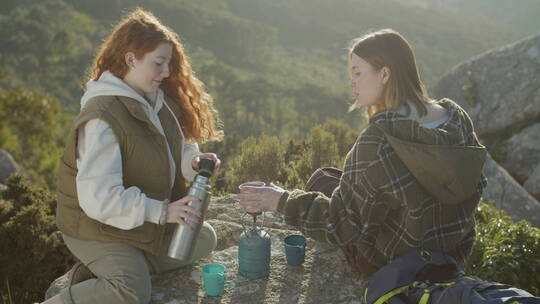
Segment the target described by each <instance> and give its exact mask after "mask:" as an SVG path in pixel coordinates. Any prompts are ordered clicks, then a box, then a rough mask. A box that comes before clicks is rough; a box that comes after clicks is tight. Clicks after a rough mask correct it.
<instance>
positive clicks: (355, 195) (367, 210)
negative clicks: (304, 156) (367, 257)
mask: <svg viewBox="0 0 540 304" xmlns="http://www.w3.org/2000/svg"><path fill="white" fill-rule="evenodd" d="M374 131H375V132H374ZM383 142H384V138H383V137H382V135H381V134H377V132H376V130H373V129H370V128H368V129H366V131H365V132H364V133H362V134H361V135H360V137H359V138H358V140H357V141H356V143H355V145H354V146H353V148H352V149H351V151H350V152H349V153H348V155H347V158H346V160H345V165H344V173H343V176H342V177H341V180H340V184H339V186H338V187H337V188H336V189H335V190H334V192H333V193H332V196H331V197H330V198H328V197H326V196H325V195H324V194H322V193H320V192H305V191H301V190H294V191H292V192H290V193H287V194H285V195H284V197H282V202H281V203H280V207H279V209H281V210H279V211H280V212H282V213H283V214H284V215H285V221H286V222H287V224H289V225H292V226H295V227H297V228H298V229H299V230H300V231H302V233H304V234H305V235H307V236H309V237H311V238H313V239H315V240H318V241H323V242H327V243H331V244H335V245H337V246H342V245H345V244H348V243H351V242H361V243H364V244H365V245H368V246H370V245H371V246H372V245H374V239H373V238H372V237H370V236H373V235H376V231H377V230H378V229H379V227H380V224H381V222H382V221H383V220H384V218H385V217H386V215H387V213H388V210H389V209H388V208H387V207H386V206H385V203H384V202H383V201H381V200H378V199H377V191H378V190H377V189H378V188H380V187H381V184H384V183H385V181H384V180H385V178H384V174H382V173H383V172H382V171H381V170H382V166H383V165H382V162H383V160H382V159H381V158H380V157H379V155H378V151H379V150H380V147H381V145H382V143H383ZM377 172H378V173H377ZM376 175H377V176H378V178H374V176H376Z"/></svg>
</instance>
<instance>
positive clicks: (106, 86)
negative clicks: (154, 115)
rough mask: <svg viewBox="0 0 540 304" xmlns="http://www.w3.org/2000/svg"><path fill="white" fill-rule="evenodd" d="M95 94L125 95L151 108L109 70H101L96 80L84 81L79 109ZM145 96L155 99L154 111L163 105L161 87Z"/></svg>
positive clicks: (141, 97)
mask: <svg viewBox="0 0 540 304" xmlns="http://www.w3.org/2000/svg"><path fill="white" fill-rule="evenodd" d="M96 96H125V97H129V98H131V99H134V100H136V101H138V102H140V103H142V104H143V105H144V107H145V109H146V108H148V109H152V108H151V106H150V105H149V104H148V102H147V101H146V100H145V99H144V97H143V96H141V95H140V94H139V93H137V92H136V91H135V90H134V89H132V88H131V87H130V86H128V85H127V84H126V83H125V82H124V81H123V80H122V79H120V78H118V77H116V76H115V75H113V74H112V73H111V72H109V71H105V72H103V73H102V74H101V76H100V77H99V79H98V80H96V81H94V80H90V81H88V82H87V83H86V91H85V92H84V95H83V96H82V98H81V110H82V109H83V108H84V106H85V105H86V103H87V102H88V100H90V99H92V98H93V97H96ZM146 97H147V98H148V99H150V100H155V101H156V102H155V107H154V109H153V110H154V111H155V112H158V111H159V110H160V109H161V107H162V106H163V91H162V90H161V89H158V90H157V91H156V92H155V93H152V94H146Z"/></svg>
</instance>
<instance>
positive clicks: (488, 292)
mask: <svg viewBox="0 0 540 304" xmlns="http://www.w3.org/2000/svg"><path fill="white" fill-rule="evenodd" d="M382 303H389V304H413V303H414V304H428V303H440V304H457V303H463V304H469V303H470V304H474V303H482V304H506V303H508V304H540V298H539V297H535V296H533V295H531V294H530V293H528V292H526V291H525V290H522V289H518V288H514V287H512V286H510V285H506V284H500V283H493V282H486V281H483V280H482V279H480V278H478V277H475V276H472V275H468V274H466V273H465V272H464V271H463V270H462V269H461V267H460V266H459V264H458V263H457V262H456V261H455V260H454V258H452V257H451V256H448V255H446V254H444V253H441V252H434V251H425V250H415V251H411V252H409V253H407V254H404V255H403V256H401V257H399V258H397V259H395V260H394V261H393V262H392V263H390V264H388V265H386V266H384V267H382V268H381V269H379V270H378V271H377V272H376V273H375V274H373V276H371V278H370V279H369V281H368V285H367V288H366V289H365V294H364V304H382Z"/></svg>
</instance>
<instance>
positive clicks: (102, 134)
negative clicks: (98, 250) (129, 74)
mask: <svg viewBox="0 0 540 304" xmlns="http://www.w3.org/2000/svg"><path fill="white" fill-rule="evenodd" d="M86 88H87V90H86V92H85V93H84V95H83V97H82V98H81V110H82V109H83V108H84V106H85V105H86V102H87V101H88V100H89V99H91V98H92V97H96V96H126V97H130V98H133V99H134V100H136V101H138V102H140V103H141V104H142V105H143V108H144V111H145V113H146V115H148V117H149V118H150V121H151V122H152V123H153V124H154V125H155V126H156V128H157V129H158V130H159V132H160V133H161V134H164V133H163V128H162V126H161V122H160V120H159V117H158V115H157V113H158V112H159V110H160V109H161V108H162V107H163V105H165V106H166V107H167V109H168V110H169V111H171V109H170V108H169V106H168V105H167V103H166V102H165V100H164V97H163V91H162V90H161V89H158V91H157V92H156V93H154V94H148V95H147V98H149V99H150V100H155V102H154V103H155V104H154V107H153V108H152V107H151V106H150V105H149V104H148V102H147V101H146V100H145V99H144V98H143V97H142V96H141V95H139V94H138V93H137V92H135V90H133V89H132V88H131V87H130V86H128V85H127V84H126V83H125V82H124V81H123V80H122V79H120V78H118V77H116V76H114V75H113V74H112V73H110V72H108V71H107V72H104V73H103V74H102V75H101V77H100V78H99V79H98V80H97V81H93V80H91V81H89V82H88V83H87V85H86ZM171 113H172V111H171ZM173 117H175V116H174V115H173ZM175 120H176V118H175ZM176 123H177V126H178V129H179V134H180V135H181V136H182V138H183V137H184V136H183V133H182V129H181V127H180V124H179V123H178V121H176ZM78 135H79V137H78V141H77V145H78V148H77V152H78V155H77V168H78V173H77V177H76V183H77V195H78V198H79V204H80V206H81V208H82V209H83V211H84V212H85V213H86V215H88V216H89V217H91V218H93V219H95V220H97V221H99V222H102V223H105V224H107V225H111V226H114V227H117V228H120V229H125V230H128V229H133V228H136V227H138V226H141V225H142V224H143V223H144V222H145V221H147V222H152V223H156V224H158V223H159V220H160V216H161V210H162V208H166V206H165V204H164V202H163V201H158V200H155V199H151V198H149V197H147V196H146V194H144V193H142V192H141V190H140V189H139V188H138V187H135V186H132V187H129V188H127V189H126V188H125V187H124V185H123V178H122V156H121V153H120V146H119V144H118V141H117V139H116V136H115V135H114V132H113V130H112V129H111V128H110V127H109V125H108V124H107V123H106V122H105V121H103V120H101V119H92V120H90V121H88V122H87V123H86V125H85V126H84V128H82V127H81V128H79V134H78ZM183 146H184V148H183V154H182V168H181V170H182V174H183V175H184V177H185V179H186V181H192V180H193V178H194V177H195V175H196V174H197V172H195V170H193V168H192V167H191V161H192V159H193V158H194V157H196V156H198V155H200V154H201V153H200V152H199V147H198V145H197V144H196V143H193V144H192V143H187V142H186V141H184V143H183ZM167 150H168V155H169V164H170V165H171V181H172V182H171V185H170V187H171V188H172V186H173V185H172V183H173V182H174V176H175V175H176V166H175V164H174V161H173V158H172V155H171V152H170V149H169V145H167ZM141 174H144V172H141Z"/></svg>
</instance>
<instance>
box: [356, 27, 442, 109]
mask: <svg viewBox="0 0 540 304" xmlns="http://www.w3.org/2000/svg"><path fill="white" fill-rule="evenodd" d="M352 54H355V55H357V56H358V57H360V58H362V59H364V60H365V61H367V62H368V63H369V64H371V66H372V67H373V68H374V69H375V70H380V69H382V68H383V67H388V68H389V69H390V78H389V81H388V82H387V84H386V85H385V87H384V89H383V93H382V95H383V97H382V102H380V103H377V104H374V105H371V106H369V107H368V108H367V111H366V115H367V117H368V118H369V117H371V116H372V115H373V114H375V113H376V112H378V111H380V110H384V109H392V110H397V109H399V108H400V107H401V106H405V109H406V111H407V115H409V114H410V110H411V108H410V106H411V105H412V106H414V107H415V109H416V110H417V113H418V115H419V116H420V117H422V116H425V115H426V114H427V108H426V106H425V104H426V103H431V102H433V101H432V100H431V99H430V97H429V95H428V92H427V89H426V86H425V85H424V84H423V83H422V81H421V80H420V75H419V73H418V68H417V67H416V59H415V56H414V52H413V50H412V47H411V46H410V44H409V42H408V41H407V40H406V39H405V38H404V37H403V36H402V35H401V34H400V33H398V32H397V31H395V30H392V29H382V30H378V31H374V32H370V33H368V34H366V35H364V36H362V37H359V38H356V39H354V40H352V42H351V47H350V48H349V56H348V57H349V65H350V60H351V56H352ZM354 108H356V103H355V104H353V105H352V106H351V110H353V109H354Z"/></svg>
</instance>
